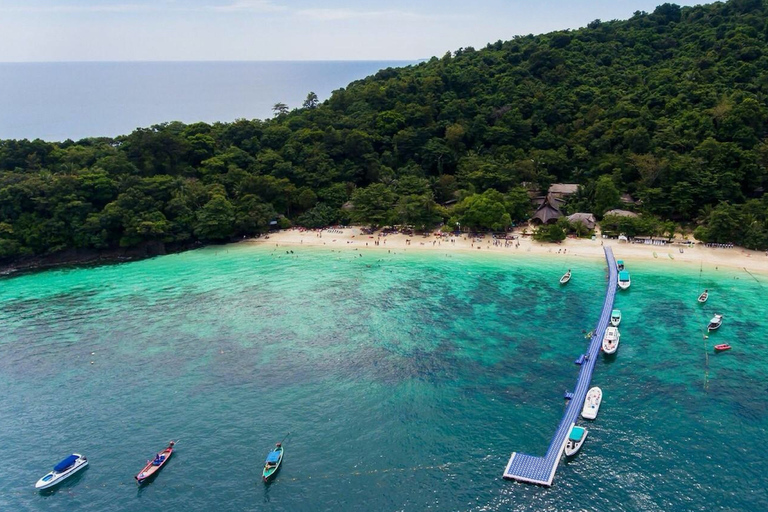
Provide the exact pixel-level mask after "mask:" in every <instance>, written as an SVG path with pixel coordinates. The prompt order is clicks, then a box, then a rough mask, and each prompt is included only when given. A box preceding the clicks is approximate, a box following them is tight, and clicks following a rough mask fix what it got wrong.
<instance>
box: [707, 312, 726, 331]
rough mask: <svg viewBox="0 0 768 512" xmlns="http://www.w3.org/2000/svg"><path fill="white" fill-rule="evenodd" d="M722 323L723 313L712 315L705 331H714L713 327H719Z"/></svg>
mask: <svg viewBox="0 0 768 512" xmlns="http://www.w3.org/2000/svg"><path fill="white" fill-rule="evenodd" d="M722 324H723V315H715V316H713V317H712V320H710V321H709V325H708V326H707V331H714V330H715V329H719V328H720V326H721V325H722Z"/></svg>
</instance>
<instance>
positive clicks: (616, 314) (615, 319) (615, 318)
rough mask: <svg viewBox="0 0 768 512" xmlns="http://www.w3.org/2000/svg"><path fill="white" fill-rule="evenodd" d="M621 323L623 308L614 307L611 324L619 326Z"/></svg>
mask: <svg viewBox="0 0 768 512" xmlns="http://www.w3.org/2000/svg"><path fill="white" fill-rule="evenodd" d="M620 323H621V310H618V309H614V310H613V311H611V325H612V326H614V327H618V326H619V324H620Z"/></svg>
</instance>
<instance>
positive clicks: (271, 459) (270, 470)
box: [261, 443, 283, 482]
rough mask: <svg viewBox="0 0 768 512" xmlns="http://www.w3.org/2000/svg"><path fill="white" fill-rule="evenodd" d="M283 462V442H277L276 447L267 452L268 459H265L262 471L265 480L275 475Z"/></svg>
mask: <svg viewBox="0 0 768 512" xmlns="http://www.w3.org/2000/svg"><path fill="white" fill-rule="evenodd" d="M282 462H283V444H282V443H277V444H276V445H275V448H274V449H273V450H272V451H271V452H269V453H268V454H267V460H265V461H264V471H262V473H261V477H262V478H263V479H264V482H269V480H270V479H271V478H272V477H273V476H275V473H277V470H278V469H280V464H282Z"/></svg>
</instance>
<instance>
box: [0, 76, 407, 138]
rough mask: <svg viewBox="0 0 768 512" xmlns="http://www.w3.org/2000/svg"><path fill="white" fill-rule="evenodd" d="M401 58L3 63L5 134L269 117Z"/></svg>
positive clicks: (48, 134)
mask: <svg viewBox="0 0 768 512" xmlns="http://www.w3.org/2000/svg"><path fill="white" fill-rule="evenodd" d="M408 64H412V62H403V61H393V62H384V61H327V62H74V63H73V62H66V63H0V139H23V138H27V139H35V138H40V139H43V140H47V141H61V140H66V139H72V140H79V139H81V138H84V137H100V136H109V137H113V136H117V135H124V134H127V133H130V132H131V131H133V130H134V129H136V128H143V127H148V126H151V125H153V124H157V123H163V122H168V121H182V122H185V123H193V122H198V121H205V122H215V121H234V120H235V119H241V118H245V119H254V118H258V119H265V118H268V117H271V116H272V106H273V105H274V104H275V103H278V102H281V103H285V104H286V105H288V106H289V107H290V108H297V107H300V106H301V104H302V102H303V101H304V99H305V98H306V97H307V93H309V92H310V91H313V92H315V93H316V94H317V95H318V96H319V98H320V100H325V99H327V98H328V97H329V96H330V94H331V92H332V91H334V90H336V89H339V88H342V87H346V86H347V85H348V84H349V83H350V82H352V81H354V80H358V79H361V78H364V77H366V76H369V75H372V74H374V73H376V71H378V70H380V69H382V68H386V67H390V66H403V65H408Z"/></svg>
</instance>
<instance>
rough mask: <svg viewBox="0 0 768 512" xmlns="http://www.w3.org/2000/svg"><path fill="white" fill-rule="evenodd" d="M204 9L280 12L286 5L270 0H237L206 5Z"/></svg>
mask: <svg viewBox="0 0 768 512" xmlns="http://www.w3.org/2000/svg"><path fill="white" fill-rule="evenodd" d="M204 9H208V10H212V11H218V12H281V11H285V10H286V7H284V6H282V5H277V4H275V3H273V2H271V1H270V0H237V1H235V2H232V3H231V4H226V5H213V6H206V7H204Z"/></svg>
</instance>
